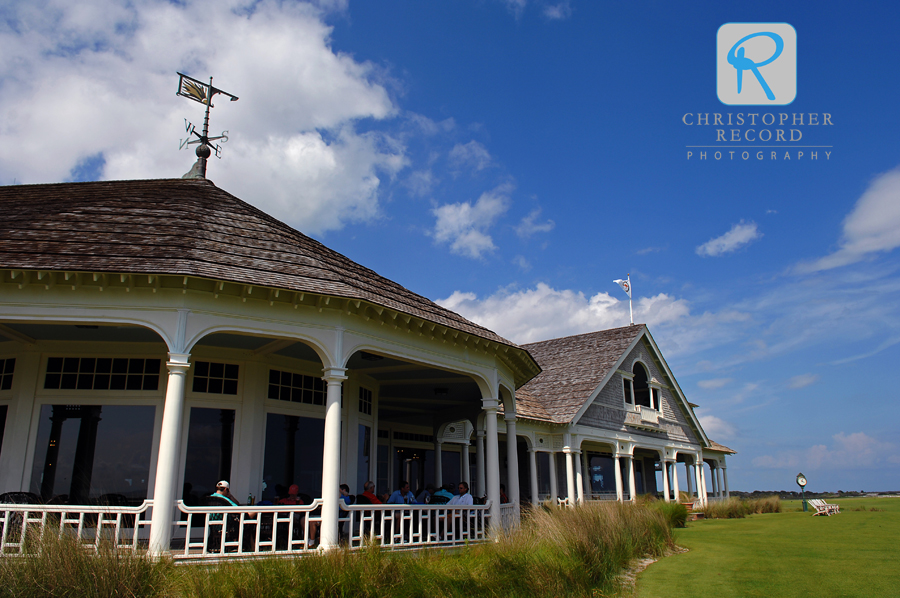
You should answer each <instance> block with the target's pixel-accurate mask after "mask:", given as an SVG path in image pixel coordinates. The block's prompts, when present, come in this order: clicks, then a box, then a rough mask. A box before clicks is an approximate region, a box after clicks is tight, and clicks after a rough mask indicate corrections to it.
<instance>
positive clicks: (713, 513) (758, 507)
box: [703, 496, 781, 519]
mask: <svg viewBox="0 0 900 598" xmlns="http://www.w3.org/2000/svg"><path fill="white" fill-rule="evenodd" d="M703 512H704V514H705V515H706V517H707V519H742V518H744V517H746V516H747V515H753V514H762V513H781V499H780V498H779V497H777V496H766V497H764V498H751V499H746V500H745V499H741V498H736V497H731V498H727V499H725V500H717V501H712V502H710V503H709V504H708V505H707V506H706V508H704V510H703Z"/></svg>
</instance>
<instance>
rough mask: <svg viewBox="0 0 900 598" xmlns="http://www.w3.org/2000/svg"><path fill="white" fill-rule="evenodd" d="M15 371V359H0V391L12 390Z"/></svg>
mask: <svg viewBox="0 0 900 598" xmlns="http://www.w3.org/2000/svg"><path fill="white" fill-rule="evenodd" d="M15 369H16V360H15V358H11V359H0V390H9V389H10V388H12V381H13V370H15Z"/></svg>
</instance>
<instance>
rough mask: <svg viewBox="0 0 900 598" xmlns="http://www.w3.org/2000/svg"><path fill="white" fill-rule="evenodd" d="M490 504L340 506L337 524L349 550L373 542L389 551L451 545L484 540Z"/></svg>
mask: <svg viewBox="0 0 900 598" xmlns="http://www.w3.org/2000/svg"><path fill="white" fill-rule="evenodd" d="M490 505H491V503H490V501H488V502H487V504H484V505H472V506H459V505H456V506H447V505H350V506H346V505H344V504H341V511H342V512H341V515H342V516H341V518H340V520H339V521H340V525H341V529H342V530H344V532H346V533H347V537H348V539H349V545H350V548H359V547H361V546H363V545H365V544H367V543H374V542H377V543H378V544H380V545H381V546H384V547H389V548H420V547H424V546H454V545H461V544H469V543H472V542H483V541H485V540H487V538H488V534H487V530H488V526H489V522H490V517H491V514H490ZM501 513H502V510H501Z"/></svg>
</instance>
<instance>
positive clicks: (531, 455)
mask: <svg viewBox="0 0 900 598" xmlns="http://www.w3.org/2000/svg"><path fill="white" fill-rule="evenodd" d="M528 466H529V467H530V468H531V504H533V505H535V506H537V505H539V504H540V503H541V501H540V500H539V499H538V478H537V475H538V472H537V451H535V450H534V449H533V448H530V449H528Z"/></svg>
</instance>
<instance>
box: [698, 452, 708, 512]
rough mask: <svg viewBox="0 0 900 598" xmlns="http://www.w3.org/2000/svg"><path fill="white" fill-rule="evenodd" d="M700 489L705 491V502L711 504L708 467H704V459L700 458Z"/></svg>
mask: <svg viewBox="0 0 900 598" xmlns="http://www.w3.org/2000/svg"><path fill="white" fill-rule="evenodd" d="M700 481H701V483H700V490H701V491H702V492H703V504H704V505H707V504H709V491H708V489H707V484H706V469H705V468H704V467H703V459H701V460H700Z"/></svg>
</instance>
